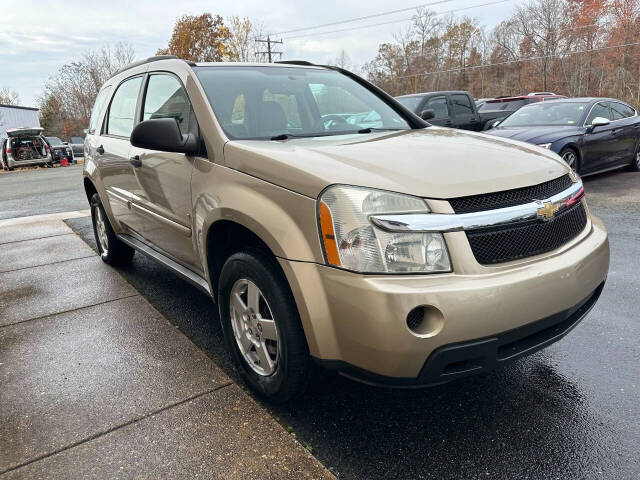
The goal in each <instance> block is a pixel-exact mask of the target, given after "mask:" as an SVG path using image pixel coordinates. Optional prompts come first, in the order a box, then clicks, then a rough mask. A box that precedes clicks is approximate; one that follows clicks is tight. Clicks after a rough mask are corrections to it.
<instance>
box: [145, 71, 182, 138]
mask: <svg viewBox="0 0 640 480" xmlns="http://www.w3.org/2000/svg"><path fill="white" fill-rule="evenodd" d="M192 117H193V112H192V110H191V103H190V102H189V97H188V96H187V92H186V91H185V90H184V88H182V85H181V84H180V82H179V81H178V79H177V78H175V77H173V76H171V75H151V76H150V77H149V83H148V85H147V93H146V95H145V99H144V108H143V113H142V119H143V120H150V119H154V118H175V120H176V122H178V126H179V127H180V132H181V133H182V134H183V135H186V134H187V133H189V132H190V131H191V122H192Z"/></svg>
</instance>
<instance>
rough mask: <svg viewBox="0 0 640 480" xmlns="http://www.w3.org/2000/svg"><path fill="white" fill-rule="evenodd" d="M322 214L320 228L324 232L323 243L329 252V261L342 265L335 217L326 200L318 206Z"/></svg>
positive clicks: (332, 263) (325, 249)
mask: <svg viewBox="0 0 640 480" xmlns="http://www.w3.org/2000/svg"><path fill="white" fill-rule="evenodd" d="M318 213H319V215H320V230H321V234H322V243H323V244H324V251H325V252H326V253H327V261H328V262H329V264H331V265H335V266H337V267H339V266H340V255H338V245H337V244H336V235H335V233H334V231H333V218H332V217H331V212H330V211H329V207H327V205H326V204H325V203H324V202H320V206H319V208H318Z"/></svg>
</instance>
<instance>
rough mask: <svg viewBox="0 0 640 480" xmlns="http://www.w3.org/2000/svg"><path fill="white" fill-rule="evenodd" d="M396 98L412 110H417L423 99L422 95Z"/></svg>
mask: <svg viewBox="0 0 640 480" xmlns="http://www.w3.org/2000/svg"><path fill="white" fill-rule="evenodd" d="M396 100H397V101H398V102H400V103H401V104H402V105H404V106H405V107H407V108H408V109H409V110H411V111H412V112H415V110H416V108H418V105H420V102H421V101H422V97H397V98H396Z"/></svg>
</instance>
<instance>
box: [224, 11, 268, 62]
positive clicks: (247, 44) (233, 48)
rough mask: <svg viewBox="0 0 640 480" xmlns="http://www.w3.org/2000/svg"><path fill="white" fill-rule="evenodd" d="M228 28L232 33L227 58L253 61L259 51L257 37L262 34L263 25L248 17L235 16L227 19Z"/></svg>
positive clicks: (228, 43)
mask: <svg viewBox="0 0 640 480" xmlns="http://www.w3.org/2000/svg"><path fill="white" fill-rule="evenodd" d="M227 28H228V29H229V33H230V37H229V40H228V41H227V45H228V48H229V53H228V58H227V60H231V61H238V62H250V61H253V60H254V59H255V57H256V53H257V51H258V48H257V44H256V38H259V37H261V36H262V30H263V28H262V26H261V25H259V24H255V23H253V22H252V21H251V20H249V18H247V17H244V18H240V17H238V16H234V17H230V18H228V19H227Z"/></svg>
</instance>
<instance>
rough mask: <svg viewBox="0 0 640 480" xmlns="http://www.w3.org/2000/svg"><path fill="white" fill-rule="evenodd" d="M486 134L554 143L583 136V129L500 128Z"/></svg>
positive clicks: (565, 127)
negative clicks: (566, 138) (575, 136)
mask: <svg viewBox="0 0 640 480" xmlns="http://www.w3.org/2000/svg"><path fill="white" fill-rule="evenodd" d="M486 133H488V134H489V135H495V136H497V137H503V138H512V139H513V140H520V141H522V142H529V143H535V144H540V143H553V142H555V141H556V140H560V139H561V138H565V137H571V136H573V135H581V134H583V133H584V128H582V127H571V126H558V125H554V126H545V127H500V126H498V127H497V128H493V129H491V130H488V131H487V132H486Z"/></svg>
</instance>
